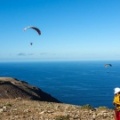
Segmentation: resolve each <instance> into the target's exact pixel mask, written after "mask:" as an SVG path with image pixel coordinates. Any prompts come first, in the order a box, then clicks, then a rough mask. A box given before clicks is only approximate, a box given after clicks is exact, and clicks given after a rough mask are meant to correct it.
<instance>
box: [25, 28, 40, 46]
mask: <svg viewBox="0 0 120 120" xmlns="http://www.w3.org/2000/svg"><path fill="white" fill-rule="evenodd" d="M28 29H33V30H35V31H36V32H37V33H38V35H41V31H40V29H39V28H37V27H34V26H27V27H25V28H24V31H26V30H28ZM30 45H31V46H32V45H33V43H32V42H31V43H30Z"/></svg>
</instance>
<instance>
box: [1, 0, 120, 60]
mask: <svg viewBox="0 0 120 120" xmlns="http://www.w3.org/2000/svg"><path fill="white" fill-rule="evenodd" d="M0 21H1V23H0V26H1V29H0V33H1V34H0V61H46V60H48V61H49V60H50V61H51V60H59V61H60V60H120V0H0ZM26 26H37V27H38V28H40V30H41V32H42V34H41V36H39V35H38V34H37V33H36V32H35V31H33V30H30V29H29V30H27V31H23V29H24V27H26ZM30 42H33V45H32V46H30Z"/></svg>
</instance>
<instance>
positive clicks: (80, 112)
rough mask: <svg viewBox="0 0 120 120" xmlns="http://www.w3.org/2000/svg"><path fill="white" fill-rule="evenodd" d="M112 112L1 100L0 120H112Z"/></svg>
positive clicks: (64, 105) (102, 108)
mask: <svg viewBox="0 0 120 120" xmlns="http://www.w3.org/2000/svg"><path fill="white" fill-rule="evenodd" d="M113 118H114V111H113V110H111V109H107V108H105V107H99V108H97V109H93V108H91V107H90V106H75V105H69V104H62V103H53V102H40V101H33V100H23V99H21V98H17V99H1V100H0V120H113Z"/></svg>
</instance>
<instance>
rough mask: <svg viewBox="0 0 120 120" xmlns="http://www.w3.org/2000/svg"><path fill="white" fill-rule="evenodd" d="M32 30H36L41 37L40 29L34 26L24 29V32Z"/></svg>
mask: <svg viewBox="0 0 120 120" xmlns="http://www.w3.org/2000/svg"><path fill="white" fill-rule="evenodd" d="M30 28H31V29H33V30H35V31H36V32H37V33H38V34H39V35H41V31H40V29H39V28H37V27H34V26H28V27H25V28H24V31H26V30H27V29H30Z"/></svg>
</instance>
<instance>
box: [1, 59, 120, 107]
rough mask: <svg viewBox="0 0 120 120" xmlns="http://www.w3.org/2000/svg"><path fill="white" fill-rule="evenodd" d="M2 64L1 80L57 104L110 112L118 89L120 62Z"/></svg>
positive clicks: (119, 83) (119, 84) (119, 85)
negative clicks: (22, 84)
mask: <svg viewBox="0 0 120 120" xmlns="http://www.w3.org/2000/svg"><path fill="white" fill-rule="evenodd" d="M107 63H111V64H112V67H107V68H105V67H104V64H106V61H84V62H83V61H79V62H70V61H69V62H67V61H66V62H1V63H0V76H1V77H3V76H6V77H14V78H17V79H20V80H24V81H26V82H28V83H30V84H32V85H34V86H37V87H39V88H41V89H42V90H43V91H45V92H47V93H49V94H51V95H52V96H54V97H55V98H57V99H59V100H60V101H62V102H64V103H68V104H74V105H85V104H90V105H92V106H93V107H98V106H107V107H109V108H113V105H112V100H113V95H114V94H113V89H114V88H115V87H120V61H109V62H107Z"/></svg>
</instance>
